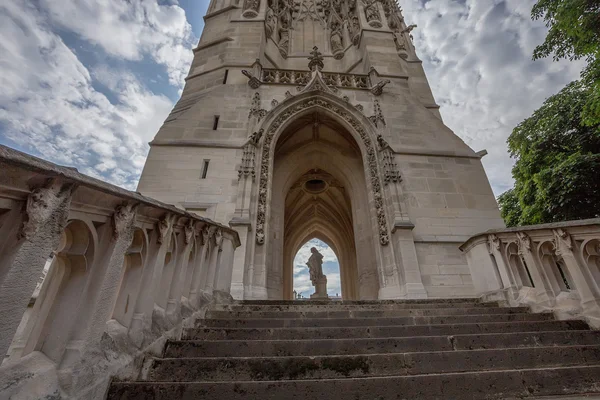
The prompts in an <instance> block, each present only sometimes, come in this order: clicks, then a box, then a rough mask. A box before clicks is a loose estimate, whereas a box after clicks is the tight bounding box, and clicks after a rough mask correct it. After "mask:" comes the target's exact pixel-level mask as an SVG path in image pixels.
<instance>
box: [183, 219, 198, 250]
mask: <svg viewBox="0 0 600 400" xmlns="http://www.w3.org/2000/svg"><path fill="white" fill-rule="evenodd" d="M195 233H196V227H195V225H194V220H193V219H190V221H189V222H188V223H187V225H186V226H185V228H184V234H185V238H184V240H185V244H190V243H191V242H192V238H193V237H194V234H195Z"/></svg>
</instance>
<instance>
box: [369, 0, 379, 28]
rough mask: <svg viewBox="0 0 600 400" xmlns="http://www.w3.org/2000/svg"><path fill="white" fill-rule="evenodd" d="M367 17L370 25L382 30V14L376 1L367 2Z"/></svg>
mask: <svg viewBox="0 0 600 400" xmlns="http://www.w3.org/2000/svg"><path fill="white" fill-rule="evenodd" d="M365 17H366V18H367V22H368V23H369V25H371V26H372V27H374V28H381V26H382V25H381V14H379V8H378V7H377V1H376V0H371V1H369V0H366V1H365Z"/></svg>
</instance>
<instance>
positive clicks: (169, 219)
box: [156, 214, 175, 244]
mask: <svg viewBox="0 0 600 400" xmlns="http://www.w3.org/2000/svg"><path fill="white" fill-rule="evenodd" d="M174 217H175V216H174V215H170V214H165V216H164V217H162V219H161V220H160V221H158V222H157V224H156V225H157V228H158V237H157V238H156V242H157V243H158V244H163V241H164V240H165V238H166V237H167V235H168V233H169V231H170V230H171V227H172V226H173V220H174V219H175V218H174Z"/></svg>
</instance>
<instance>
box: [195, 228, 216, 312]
mask: <svg viewBox="0 0 600 400" xmlns="http://www.w3.org/2000/svg"><path fill="white" fill-rule="evenodd" d="M210 236H211V235H210V228H209V227H208V225H204V226H203V227H202V231H201V237H202V249H201V250H200V255H199V259H198V260H197V261H196V271H194V275H193V277H192V286H191V289H190V305H191V306H192V307H193V308H195V309H197V308H198V307H199V306H200V301H201V297H202V287H203V285H204V282H205V281H206V270H207V269H208V263H207V261H206V255H207V253H208V251H209V249H210Z"/></svg>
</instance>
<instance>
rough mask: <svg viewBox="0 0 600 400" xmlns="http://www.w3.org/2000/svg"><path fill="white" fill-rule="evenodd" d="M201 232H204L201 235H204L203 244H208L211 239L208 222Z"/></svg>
mask: <svg viewBox="0 0 600 400" xmlns="http://www.w3.org/2000/svg"><path fill="white" fill-rule="evenodd" d="M201 233H202V235H201V236H202V244H203V245H206V244H208V240H209V239H210V232H209V226H208V224H207V225H204V226H203V227H202V231H201Z"/></svg>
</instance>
